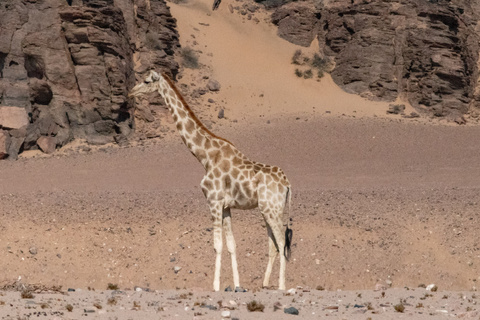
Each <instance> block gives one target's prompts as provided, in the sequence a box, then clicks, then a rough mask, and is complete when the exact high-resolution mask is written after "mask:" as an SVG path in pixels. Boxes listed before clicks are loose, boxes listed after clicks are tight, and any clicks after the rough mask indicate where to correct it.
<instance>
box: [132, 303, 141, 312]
mask: <svg viewBox="0 0 480 320" xmlns="http://www.w3.org/2000/svg"><path fill="white" fill-rule="evenodd" d="M140 307H141V306H140V302H138V301H133V308H132V310H140Z"/></svg>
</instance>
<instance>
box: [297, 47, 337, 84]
mask: <svg viewBox="0 0 480 320" xmlns="http://www.w3.org/2000/svg"><path fill="white" fill-rule="evenodd" d="M292 64H294V65H297V66H302V67H304V68H305V70H301V69H299V68H296V69H295V75H296V76H297V77H299V78H301V77H303V78H305V79H311V78H313V75H314V70H316V74H317V78H322V77H323V76H324V74H325V72H329V71H330V70H331V67H332V64H331V61H330V59H329V58H322V57H321V56H320V55H319V54H318V53H315V54H313V57H311V58H310V57H308V56H306V55H304V54H303V53H302V50H296V51H295V53H294V54H293V56H292Z"/></svg>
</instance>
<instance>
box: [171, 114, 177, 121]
mask: <svg viewBox="0 0 480 320" xmlns="http://www.w3.org/2000/svg"><path fill="white" fill-rule="evenodd" d="M172 118H173V121H175V122H178V116H177V115H176V114H175V113H172Z"/></svg>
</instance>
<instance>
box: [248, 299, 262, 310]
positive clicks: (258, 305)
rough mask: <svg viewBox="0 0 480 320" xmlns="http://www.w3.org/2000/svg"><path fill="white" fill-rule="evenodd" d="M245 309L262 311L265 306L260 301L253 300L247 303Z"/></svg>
mask: <svg viewBox="0 0 480 320" xmlns="http://www.w3.org/2000/svg"><path fill="white" fill-rule="evenodd" d="M247 309H248V311H250V312H263V309H265V306H264V305H263V304H261V303H260V302H257V301H255V300H253V301H250V302H249V303H247Z"/></svg>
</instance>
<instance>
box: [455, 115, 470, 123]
mask: <svg viewBox="0 0 480 320" xmlns="http://www.w3.org/2000/svg"><path fill="white" fill-rule="evenodd" d="M454 121H455V123H456V124H466V123H467V120H465V118H464V117H463V116H460V117H456V118H455V120H454Z"/></svg>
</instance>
